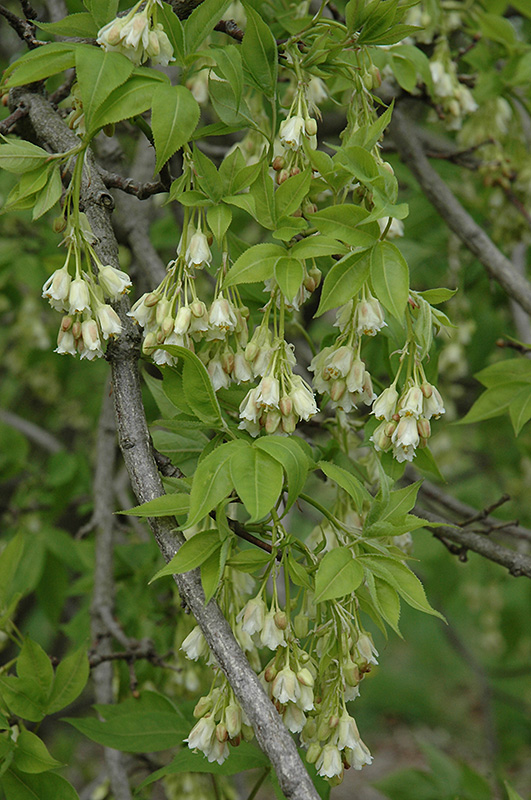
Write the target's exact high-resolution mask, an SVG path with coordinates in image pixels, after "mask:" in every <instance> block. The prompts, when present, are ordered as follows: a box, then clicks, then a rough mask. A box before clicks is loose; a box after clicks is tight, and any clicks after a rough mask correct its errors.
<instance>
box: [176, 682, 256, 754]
mask: <svg viewBox="0 0 531 800" xmlns="http://www.w3.org/2000/svg"><path fill="white" fill-rule="evenodd" d="M216 683H221V685H216ZM194 717H196V718H199V721H198V722H196V724H195V725H194V727H193V728H192V730H191V731H190V733H189V735H188V738H187V739H185V741H186V742H187V743H188V747H189V748H190V750H200V751H201V752H202V753H203V754H204V755H205V756H206V757H207V759H208V760H209V761H217V763H218V764H223V762H224V761H225V759H226V758H228V756H229V744H230V745H232V746H233V747H237V746H238V745H239V744H240V742H241V741H242V739H244V740H245V741H250V740H251V739H252V738H253V736H254V732H253V729H252V727H251V725H250V723H249V720H248V718H247V716H246V714H245V712H244V711H243V709H242V708H241V706H240V704H239V703H238V701H237V700H236V698H235V696H234V693H233V691H232V689H231V687H230V684H229V683H228V681H227V679H226V678H223V679H222V680H221V681H219V680H214V683H213V685H212V687H211V689H210V692H209V693H208V694H207V695H205V696H203V697H201V698H200V699H199V701H198V702H197V704H196V706H195V708H194Z"/></svg>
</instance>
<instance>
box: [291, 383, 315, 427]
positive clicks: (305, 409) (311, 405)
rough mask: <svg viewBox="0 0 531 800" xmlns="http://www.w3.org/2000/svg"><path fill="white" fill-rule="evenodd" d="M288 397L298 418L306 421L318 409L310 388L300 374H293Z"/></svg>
mask: <svg viewBox="0 0 531 800" xmlns="http://www.w3.org/2000/svg"><path fill="white" fill-rule="evenodd" d="M289 398H290V400H291V402H292V405H293V411H294V412H295V414H297V416H298V417H299V419H303V420H306V421H308V420H309V419H311V417H313V416H315V414H317V412H318V411H319V409H318V408H317V405H316V403H315V397H314V395H313V392H312V390H311V389H310V387H309V386H308V384H307V383H306V381H305V380H303V378H301V376H300V375H294V376H293V379H292V384H291V391H290V393H289Z"/></svg>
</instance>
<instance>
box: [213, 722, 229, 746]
mask: <svg viewBox="0 0 531 800" xmlns="http://www.w3.org/2000/svg"><path fill="white" fill-rule="evenodd" d="M228 738H229V735H228V733H227V728H226V727H225V725H224V724H223V723H222V722H219V723H218V724H217V725H216V739H217V740H218V742H226V741H227V739H228Z"/></svg>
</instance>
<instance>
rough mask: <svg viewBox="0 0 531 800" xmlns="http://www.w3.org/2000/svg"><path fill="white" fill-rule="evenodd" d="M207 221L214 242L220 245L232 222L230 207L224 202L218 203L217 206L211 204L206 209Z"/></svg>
mask: <svg viewBox="0 0 531 800" xmlns="http://www.w3.org/2000/svg"><path fill="white" fill-rule="evenodd" d="M207 222H208V227H209V228H210V230H211V231H212V233H213V234H214V238H215V239H216V242H217V243H218V245H219V246H220V247H221V245H222V243H223V237H224V236H225V234H226V233H227V230H228V229H229V226H230V224H231V222H232V211H231V209H230V208H229V207H228V206H227V205H225V203H220V204H219V205H217V206H211V207H210V208H209V209H207Z"/></svg>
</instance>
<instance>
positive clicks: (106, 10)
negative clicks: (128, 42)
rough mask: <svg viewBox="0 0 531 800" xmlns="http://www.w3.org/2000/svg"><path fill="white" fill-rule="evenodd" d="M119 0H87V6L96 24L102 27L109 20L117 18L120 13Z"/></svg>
mask: <svg viewBox="0 0 531 800" xmlns="http://www.w3.org/2000/svg"><path fill="white" fill-rule="evenodd" d="M118 3H119V0H85V3H84V4H85V6H86V7H87V8H88V10H89V11H90V13H91V14H92V16H93V17H94V20H95V21H96V24H97V25H98V27H99V28H102V27H103V26H104V25H106V24H107V23H108V22H110V21H111V20H112V19H114V18H115V16H116V14H117V13H118Z"/></svg>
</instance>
